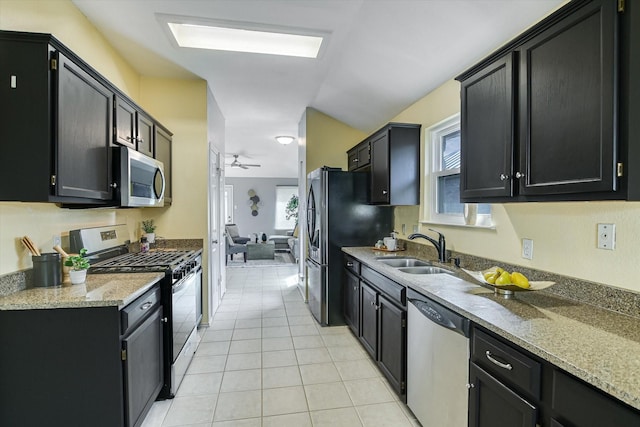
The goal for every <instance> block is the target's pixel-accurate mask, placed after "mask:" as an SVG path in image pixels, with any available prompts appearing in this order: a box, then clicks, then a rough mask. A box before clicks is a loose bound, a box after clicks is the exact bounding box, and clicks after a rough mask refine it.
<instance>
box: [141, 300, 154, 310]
mask: <svg viewBox="0 0 640 427" xmlns="http://www.w3.org/2000/svg"><path fill="white" fill-rule="evenodd" d="M152 305H153V303H152V302H145V303H144V304H142V306H140V310H142V311H144V310H148V309H149V307H151V306H152Z"/></svg>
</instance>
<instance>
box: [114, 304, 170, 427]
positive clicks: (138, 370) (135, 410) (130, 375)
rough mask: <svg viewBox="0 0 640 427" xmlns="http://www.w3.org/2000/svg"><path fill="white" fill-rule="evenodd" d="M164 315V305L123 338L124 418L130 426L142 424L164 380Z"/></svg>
mask: <svg viewBox="0 0 640 427" xmlns="http://www.w3.org/2000/svg"><path fill="white" fill-rule="evenodd" d="M161 318H162V308H158V309H157V310H156V311H154V312H153V314H151V315H150V316H149V317H148V318H147V320H145V321H144V323H142V324H141V325H140V326H139V327H137V328H136V329H135V331H133V332H132V333H131V334H130V335H129V336H127V337H125V338H123V339H122V349H123V350H124V351H125V352H126V360H124V362H123V367H124V386H125V388H124V393H125V399H126V405H125V411H126V413H125V418H126V420H127V425H128V426H130V427H133V426H139V425H141V424H142V422H143V421H144V417H145V416H146V414H147V412H148V411H149V409H150V408H151V405H153V402H154V401H155V400H156V397H157V396H158V393H159V392H160V389H162V386H163V384H164V363H163V362H162V361H163V355H162V322H161Z"/></svg>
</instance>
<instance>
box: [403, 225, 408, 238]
mask: <svg viewBox="0 0 640 427" xmlns="http://www.w3.org/2000/svg"><path fill="white" fill-rule="evenodd" d="M406 234H407V224H402V235H403V236H405V235H406Z"/></svg>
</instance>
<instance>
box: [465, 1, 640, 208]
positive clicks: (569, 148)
mask: <svg viewBox="0 0 640 427" xmlns="http://www.w3.org/2000/svg"><path fill="white" fill-rule="evenodd" d="M630 6H631V5H629V2H626V6H625V7H626V10H622V11H619V10H618V2H616V1H613V0H592V1H590V0H576V1H572V2H570V3H568V4H567V5H566V6H565V7H563V8H561V9H560V10H558V11H557V12H555V13H554V14H552V15H550V16H549V17H548V18H546V19H545V20H543V21H541V22H540V23H539V24H537V25H536V26H534V27H533V28H531V29H530V30H528V31H527V32H526V33H524V34H523V35H521V36H520V37H518V38H517V39H515V40H513V41H512V42H510V43H508V44H507V45H506V46H505V47H503V48H502V49H501V50H500V51H498V52H496V53H494V54H493V55H491V56H490V57H489V58H487V59H486V60H485V61H483V62H481V63H479V64H478V65H476V66H474V67H473V68H471V69H470V70H468V71H466V72H465V73H464V74H462V75H461V76H459V77H458V78H457V79H458V80H460V82H461V101H462V105H461V127H462V146H461V147H462V148H461V156H462V159H461V178H462V180H461V200H462V201H463V202H492V201H494V202H510V201H558V200H601V199H637V198H638V195H640V189H638V186H640V179H639V178H640V176H638V175H637V174H636V175H633V173H632V174H629V171H633V169H634V167H633V166H634V165H635V164H636V162H637V160H636V159H637V157H634V156H633V155H632V153H634V152H637V151H638V148H635V147H633V146H632V144H637V134H638V131H637V130H635V129H632V125H631V124H630V121H631V120H630V117H631V116H633V115H634V114H636V115H637V109H635V108H637V107H635V106H631V104H630V103H629V101H628V100H627V99H626V98H628V95H627V94H628V93H631V92H630V90H631V89H632V86H633V87H635V86H637V84H636V83H635V82H633V81H632V79H631V78H630V77H629V76H630V75H633V73H634V72H635V73H636V75H637V72H638V70H640V64H638V62H637V61H631V60H630V59H629V58H628V57H627V56H628V55H629V54H630V51H631V50H632V49H631V47H630V46H631V44H632V40H633V39H634V38H636V39H637V37H638V31H639V30H640V29H639V28H638V23H637V22H633V23H632V22H631V21H632V20H635V21H638V18H637V17H632V15H633V14H632V13H631V11H630V10H629V9H630ZM636 15H637V13H636ZM621 34H622V35H623V36H622V37H621V36H620V35H621ZM625 52H626V53H625ZM620 77H622V78H620ZM634 85H635V86H634ZM634 111H635V113H634ZM632 134H633V135H635V136H636V138H634V137H632V136H631V135H632ZM634 189H635V190H634ZM634 193H635V194H634Z"/></svg>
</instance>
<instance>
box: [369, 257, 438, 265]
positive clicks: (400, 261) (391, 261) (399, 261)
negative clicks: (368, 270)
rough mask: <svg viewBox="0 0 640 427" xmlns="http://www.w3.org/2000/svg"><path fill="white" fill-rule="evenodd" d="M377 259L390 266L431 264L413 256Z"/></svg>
mask: <svg viewBox="0 0 640 427" xmlns="http://www.w3.org/2000/svg"><path fill="white" fill-rule="evenodd" d="M378 261H380V262H381V263H383V264H387V265H388V266H391V267H426V266H430V265H431V264H430V263H428V262H426V261H421V260H419V259H415V258H388V259H378Z"/></svg>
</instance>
